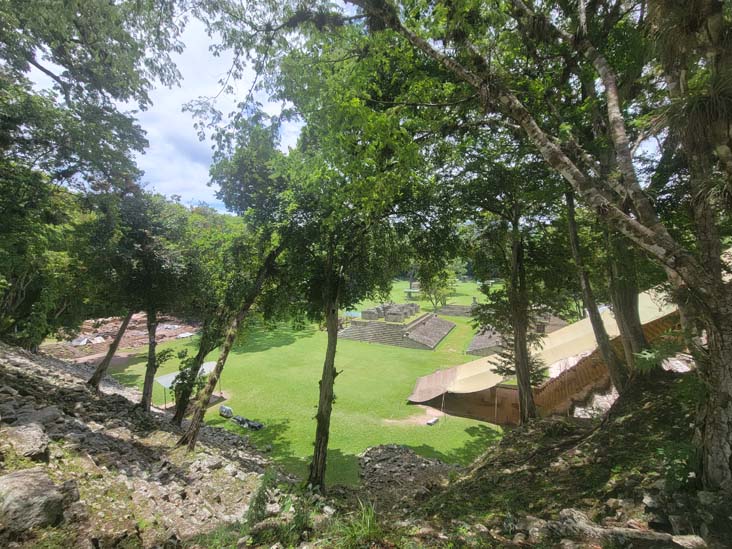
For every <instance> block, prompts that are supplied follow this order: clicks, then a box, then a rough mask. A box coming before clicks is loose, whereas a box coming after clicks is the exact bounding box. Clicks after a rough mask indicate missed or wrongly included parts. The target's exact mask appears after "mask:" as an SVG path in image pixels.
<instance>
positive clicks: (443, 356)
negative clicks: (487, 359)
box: [112, 296, 500, 483]
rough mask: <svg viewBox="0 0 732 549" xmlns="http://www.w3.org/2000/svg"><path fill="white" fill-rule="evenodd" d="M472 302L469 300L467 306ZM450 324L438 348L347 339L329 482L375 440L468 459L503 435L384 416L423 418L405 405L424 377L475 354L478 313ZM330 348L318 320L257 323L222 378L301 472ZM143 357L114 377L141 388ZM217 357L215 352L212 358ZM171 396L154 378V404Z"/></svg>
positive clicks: (354, 467) (232, 399)
mask: <svg viewBox="0 0 732 549" xmlns="http://www.w3.org/2000/svg"><path fill="white" fill-rule="evenodd" d="M459 297H461V298H462V297H463V296H459ZM470 301H471V299H470V297H468V299H467V303H470ZM450 320H452V321H453V322H455V323H456V324H457V326H456V328H455V329H453V331H452V332H451V333H450V334H449V335H448V337H447V338H445V340H443V341H442V343H441V344H440V345H439V346H438V348H437V349H436V350H435V351H422V350H416V349H401V348H398V347H390V346H385V345H376V344H368V343H361V342H357V341H348V340H340V341H339V343H338V353H337V356H336V367H337V369H338V371H339V372H341V374H340V375H339V376H338V378H337V379H336V387H335V393H336V402H335V405H334V408H333V417H332V424H331V437H330V445H329V448H330V450H329V453H328V459H329V461H328V475H327V476H328V481H329V482H330V483H355V482H356V481H357V479H358V478H357V472H358V463H357V457H356V456H357V454H359V453H360V452H362V451H363V450H364V449H366V448H367V447H369V446H373V445H377V444H386V443H398V444H403V445H407V446H410V447H412V448H414V450H415V451H417V452H418V453H420V454H422V455H425V456H431V457H439V458H441V459H443V460H446V461H449V462H456V463H467V462H469V461H470V460H471V459H472V458H474V457H475V456H477V455H478V454H479V453H480V451H481V450H482V449H484V448H485V447H486V446H487V445H488V444H490V443H491V441H494V440H495V439H496V438H497V437H498V436H500V434H499V433H500V432H499V431H498V430H497V429H498V428H494V427H493V426H490V425H488V424H486V423H481V422H476V421H471V420H467V419H461V418H455V417H447V418H443V419H442V420H441V421H440V422H438V423H437V425H435V426H432V427H429V426H427V425H424V424H423V423H420V424H407V423H401V424H400V423H396V424H394V423H389V422H385V421H384V420H399V419H404V418H407V417H409V416H413V415H416V414H423V411H422V410H421V409H420V408H416V407H413V406H408V405H407V404H406V398H407V396H408V395H409V393H410V392H411V390H412V387H413V385H414V381H415V380H416V378H417V377H419V376H421V375H424V374H428V373H430V372H432V371H434V370H435V369H437V368H441V367H446V366H453V365H455V364H460V363H463V362H467V361H469V360H472V359H473V358H474V357H471V356H469V355H466V354H465V353H464V351H465V349H466V348H467V346H468V344H469V342H470V339H471V337H472V334H473V330H472V328H471V326H470V319H467V318H451V319H450ZM195 345H196V341H195V340H188V341H183V342H181V341H176V342H172V343H169V344H166V345H161V346H160V347H161V348H162V347H165V346H171V347H173V348H176V349H179V348H183V347H189V348H190V350H191V351H190V352H193V351H194V349H195ZM325 346H326V335H325V332H321V331H319V330H318V329H317V328H316V327H315V326H312V327H309V328H308V329H305V330H302V331H293V330H292V329H291V328H289V327H287V326H280V327H278V328H276V329H274V330H270V331H266V330H264V329H263V328H253V329H251V330H250V333H249V334H248V335H247V337H246V338H244V339H243V341H242V343H241V344H240V345H238V346H237V347H236V348H235V349H234V350H233V351H232V353H231V355H230V357H229V361H228V362H227V364H226V367H225V369H224V372H223V374H222V380H221V381H222V387H223V390H224V391H225V392H226V394H227V395H228V396H229V399H228V400H227V402H226V404H227V405H228V406H231V407H232V408H233V409H234V413H236V414H239V415H242V416H245V417H248V418H251V419H256V420H258V421H261V422H263V423H264V424H265V425H266V427H265V429H263V430H262V431H259V432H246V434H248V435H249V436H250V437H251V439H252V440H253V441H254V442H255V444H257V446H259V447H260V448H265V447H267V446H269V445H271V446H272V456H273V458H274V459H275V460H276V461H277V462H279V463H280V464H282V465H283V466H284V467H285V468H286V469H288V470H290V471H292V472H294V473H297V474H300V475H304V474H305V473H306V469H307V464H308V462H309V457H310V454H311V452H312V441H313V438H314V435H315V420H314V419H313V418H314V416H315V411H316V406H317V401H318V380H319V379H320V373H321V368H322V361H323V354H324V351H325ZM140 353H141V355H140V356H139V358H138V359H135V360H134V361H133V362H131V363H130V364H129V365H128V366H127V367H125V368H123V369H120V368H117V369H114V371H113V372H112V374H113V375H114V376H115V377H116V378H117V379H119V380H120V381H121V382H123V383H125V384H129V385H137V386H141V384H142V379H143V375H144V366H145V364H144V363H145V358H144V356H142V354H143V353H144V349H141V350H140ZM215 357H216V353H213V354H212V356H211V357H209V359H211V360H213V359H215ZM177 368H178V365H177V363H176V361H175V360H173V361H170V362H169V363H167V364H165V365H163V366H162V367H161V368H160V371H159V372H158V375H162V374H165V373H168V372H172V371H176V370H177ZM163 397H164V394H163V388H162V387H160V386H159V385H157V384H156V387H155V393H154V397H153V399H154V401H155V402H156V403H162V402H163ZM168 398H169V397H168ZM217 411H218V406H215V407H212V408H211V409H210V410H209V413H208V415H207V421H208V422H209V423H210V424H212V425H221V426H225V427H226V428H230V429H232V430H238V431H239V432H242V433H244V430H242V429H240V428H239V427H237V426H236V425H234V424H232V423H231V422H229V421H226V420H223V419H221V418H219V416H218V412H217Z"/></svg>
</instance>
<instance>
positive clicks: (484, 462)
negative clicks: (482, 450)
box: [420, 373, 700, 520]
mask: <svg viewBox="0 0 732 549" xmlns="http://www.w3.org/2000/svg"><path fill="white" fill-rule="evenodd" d="M699 395H700V387H699V382H698V381H697V379H696V377H695V376H694V375H692V374H686V375H672V374H665V373H664V374H660V375H659V376H658V377H657V378H654V379H641V380H639V381H638V382H637V383H636V384H635V385H634V386H633V387H632V388H631V389H630V390H629V391H628V392H627V393H626V394H624V395H623V397H622V398H621V399H620V400H619V401H618V402H617V403H616V405H615V406H614V407H613V408H612V410H611V411H610V413H609V414H608V415H607V417H606V418H604V419H603V421H602V423H599V420H582V419H575V418H548V419H543V420H540V421H536V422H532V423H531V424H529V425H528V426H525V427H521V428H517V429H514V430H511V431H508V430H507V431H506V432H505V434H504V437H503V439H502V441H501V442H500V443H499V444H497V445H495V446H494V447H491V448H489V449H488V451H487V453H486V454H485V455H484V456H483V457H482V458H481V459H480V460H478V461H477V462H476V463H475V464H474V466H473V468H472V469H471V472H470V473H469V474H468V475H467V476H465V477H464V478H462V479H460V480H459V481H458V482H456V483H454V484H452V485H451V486H450V487H449V488H448V489H447V490H445V491H444V492H442V493H439V494H436V495H435V496H434V497H432V498H431V499H430V500H429V501H428V502H427V503H426V504H425V505H424V506H423V507H422V509H421V510H420V511H421V513H422V514H424V515H425V516H430V517H432V518H436V519H440V520H449V519H462V520H467V519H471V520H485V519H496V518H499V519H501V520H504V519H506V518H508V519H509V520H510V517H512V516H516V515H518V514H520V513H523V514H526V513H529V514H532V515H536V516H539V517H543V518H551V517H553V516H556V514H557V513H558V512H559V511H560V510H561V509H563V508H567V507H578V508H582V509H584V510H585V511H587V512H588V513H590V514H591V515H592V514H594V515H596V516H599V515H600V514H601V512H602V510H603V507H604V505H605V503H606V501H607V500H608V499H610V498H628V499H633V498H637V497H638V496H639V494H642V493H643V491H644V489H650V488H652V487H654V488H658V487H661V486H662V487H663V488H664V489H665V490H667V491H678V490H685V489H688V488H693V487H694V486H695V485H696V479H695V477H694V474H693V472H692V471H693V469H694V455H695V454H694V449H693V447H692V444H691V440H692V429H693V421H694V416H695V410H696V404H697V402H698V399H699Z"/></svg>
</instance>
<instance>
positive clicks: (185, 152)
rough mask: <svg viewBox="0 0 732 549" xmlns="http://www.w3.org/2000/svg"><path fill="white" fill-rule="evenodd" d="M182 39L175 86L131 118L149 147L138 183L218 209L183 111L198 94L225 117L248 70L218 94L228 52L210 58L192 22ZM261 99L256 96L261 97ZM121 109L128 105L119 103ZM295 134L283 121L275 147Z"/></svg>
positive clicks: (40, 78) (207, 151)
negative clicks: (229, 90) (211, 101)
mask: <svg viewBox="0 0 732 549" xmlns="http://www.w3.org/2000/svg"><path fill="white" fill-rule="evenodd" d="M182 40H183V42H184V44H185V45H186V47H185V50H184V51H183V52H182V53H181V54H179V55H176V56H174V61H175V63H176V65H177V66H178V70H179V71H180V72H181V76H182V78H181V82H180V85H179V86H177V87H174V88H166V87H163V86H161V87H158V88H156V89H154V90H153V91H152V92H151V93H150V98H151V100H152V106H151V107H150V108H149V109H148V110H146V111H143V112H140V113H138V114H137V119H138V121H139V123H140V125H141V126H142V128H143V129H144V130H145V132H146V133H147V139H148V142H149V146H148V148H147V149H146V151H145V153H144V154H141V155H138V156H137V157H136V161H137V164H138V166H139V167H140V169H142V170H143V171H144V172H145V173H144V175H143V177H142V184H143V185H144V186H145V187H146V188H147V189H149V190H153V191H156V192H159V193H162V194H164V195H167V196H171V195H179V196H180V197H181V199H182V201H183V203H185V204H195V203H198V202H206V203H207V204H209V205H211V206H213V207H216V208H218V209H222V210H223V208H224V206H223V204H222V203H221V202H220V201H218V200H217V199H216V189H215V188H213V187H209V186H208V185H207V183H208V181H209V177H208V170H209V166H210V164H211V157H212V149H211V146H212V142H211V141H210V140H209V139H206V140H204V141H200V140H199V138H198V134H197V132H196V130H195V128H194V122H195V120H194V118H193V115H192V114H191V113H189V112H184V111H183V107H184V106H185V104H186V103H188V102H190V101H192V100H195V99H198V98H202V97H209V98H212V97H216V108H217V109H218V110H220V111H221V112H223V113H224V115H227V114H228V113H230V112H232V111H233V110H234V109H235V107H236V104H237V103H238V102H239V101H241V100H242V99H243V98H244V97H245V95H246V94H247V93H248V91H249V88H250V87H251V83H252V78H253V76H254V74H253V72H251V71H246V72H245V75H244V78H242V79H241V80H239V81H229V82H228V85H229V86H231V88H232V93H222V83H221V82H222V81H223V80H225V79H226V75H227V73H228V71H229V68H230V67H231V61H232V56H231V55H230V54H227V53H226V52H224V53H222V54H221V55H219V56H218V57H217V56H214V55H213V54H212V53H211V52H210V51H209V45H210V44H211V43H212V41H213V40H214V39H212V38H210V37H209V36H208V35H207V33H206V30H205V27H204V25H203V24H202V23H201V22H200V21H197V20H192V21H191V22H190V23H189V25H188V27H187V28H186V30H185V32H184V33H183V36H182ZM31 79H32V80H33V82H34V83H35V86H36V87H37V88H38V89H48V88H50V87H51V84H52V81H51V80H50V79H49V78H48V77H47V76H46V75H44V74H43V73H41V72H40V71H37V70H33V71H32V72H31ZM264 99H266V98H262V99H260V101H264ZM120 108H122V109H123V110H125V109H127V110H129V109H132V108H133V106H132V105H124V104H121V105H120ZM264 108H265V110H266V111H267V112H268V113H270V114H276V113H278V112H279V111H280V109H281V105H280V104H275V103H269V104H265V106H264ZM299 133H300V125H299V124H292V123H290V124H286V125H285V126H284V127H283V131H282V143H281V148H282V149H283V150H285V151H286V150H287V149H288V147H294V145H295V143H296V142H297V137H298V135H299Z"/></svg>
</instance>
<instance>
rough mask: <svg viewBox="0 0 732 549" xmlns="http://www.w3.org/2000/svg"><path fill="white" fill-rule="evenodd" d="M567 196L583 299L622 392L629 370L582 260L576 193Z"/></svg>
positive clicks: (570, 238) (614, 381) (604, 356)
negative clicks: (620, 357) (609, 332)
mask: <svg viewBox="0 0 732 549" xmlns="http://www.w3.org/2000/svg"><path fill="white" fill-rule="evenodd" d="M565 196H566V199H567V224H568V228H569V243H570V247H571V248H572V257H573V259H574V263H575V265H576V266H577V274H578V276H579V281H580V287H581V289H582V300H583V301H584V305H585V309H587V313H588V315H589V317H590V324H592V331H593V332H594V334H595V340H596V341H597V347H598V348H599V349H600V354H601V355H602V359H603V360H604V361H605V364H606V365H607V369H608V373H609V374H610V380H611V381H612V383H613V385H614V386H615V388H616V389H617V391H618V393H622V392H623V390H624V389H625V385H626V383H627V382H628V372H627V370H626V369H625V368H624V367H623V364H622V363H621V362H620V360H618V357H617V356H616V355H615V351H614V350H613V347H612V345H611V344H610V338H609V336H608V335H607V330H605V324H603V322H602V316H600V311H599V310H598V308H597V302H596V301H595V296H594V294H593V292H592V285H591V284H590V275H589V273H588V272H587V269H585V264H584V261H583V260H582V251H581V249H580V242H579V235H578V233H577V221H576V219H575V210H574V193H573V192H571V191H569V192H567V193H566V195H565Z"/></svg>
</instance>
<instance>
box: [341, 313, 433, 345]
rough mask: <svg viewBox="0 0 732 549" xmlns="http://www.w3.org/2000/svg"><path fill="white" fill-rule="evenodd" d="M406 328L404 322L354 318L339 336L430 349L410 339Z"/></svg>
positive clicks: (382, 343) (366, 341) (368, 341)
mask: <svg viewBox="0 0 732 549" xmlns="http://www.w3.org/2000/svg"><path fill="white" fill-rule="evenodd" d="M404 328H405V326H404V325H403V324H390V323H388V322H383V321H378V320H374V321H369V320H353V321H351V325H350V326H348V327H347V328H345V329H343V330H341V331H340V332H339V333H338V337H341V338H343V339H354V340H356V341H363V342H364V343H379V344H381V345H394V346H396V347H405V348H407V349H429V347H427V346H425V345H421V344H419V343H417V342H416V341H412V340H411V339H409V338H408V337H407V336H406V334H405V333H404Z"/></svg>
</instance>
